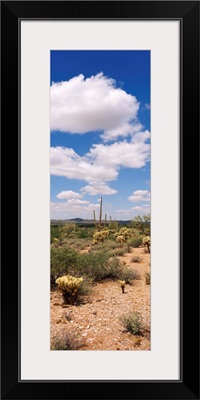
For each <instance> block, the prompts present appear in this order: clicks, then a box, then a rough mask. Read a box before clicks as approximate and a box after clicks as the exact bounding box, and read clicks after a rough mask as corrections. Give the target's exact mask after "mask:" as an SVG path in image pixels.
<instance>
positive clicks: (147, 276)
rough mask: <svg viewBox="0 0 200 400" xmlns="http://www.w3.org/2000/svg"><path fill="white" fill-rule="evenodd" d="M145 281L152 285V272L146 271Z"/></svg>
mask: <svg viewBox="0 0 200 400" xmlns="http://www.w3.org/2000/svg"><path fill="white" fill-rule="evenodd" d="M145 283H146V285H150V283H151V275H150V272H146V273H145Z"/></svg>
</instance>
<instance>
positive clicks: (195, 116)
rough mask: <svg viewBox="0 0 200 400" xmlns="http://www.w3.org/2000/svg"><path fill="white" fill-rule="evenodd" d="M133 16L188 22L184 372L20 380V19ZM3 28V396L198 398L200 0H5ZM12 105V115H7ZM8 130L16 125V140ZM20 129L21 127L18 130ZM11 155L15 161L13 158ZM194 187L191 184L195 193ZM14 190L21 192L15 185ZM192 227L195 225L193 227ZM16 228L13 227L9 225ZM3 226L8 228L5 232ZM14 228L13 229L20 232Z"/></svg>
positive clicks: (184, 37)
mask: <svg viewBox="0 0 200 400" xmlns="http://www.w3.org/2000/svg"><path fill="white" fill-rule="evenodd" d="M132 18H134V19H179V20H180V21H181V26H182V33H181V46H180V50H181V74H180V76H181V82H180V83H181V85H180V86H181V93H180V99H181V178H180V194H181V196H180V197H181V204H180V220H181V227H180V239H181V342H180V344H181V360H180V363H181V379H180V381H100V380H99V381H73V382H72V381H37V382H35V381H21V382H20V380H19V359H18V332H19V326H18V305H19V304H18V301H20V300H19V298H20V293H19V290H20V285H18V284H17V283H18V282H19V281H20V279H19V277H20V275H19V271H18V269H17V254H18V264H19V267H20V125H19V124H20V116H19V114H18V110H19V109H18V105H19V104H20V88H19V87H18V78H19V64H18V60H19V58H18V56H19V54H18V39H19V37H18V33H19V30H18V29H19V20H20V19H93V20H98V19H124V20H126V19H127V20H128V19H132ZM1 32H2V51H1V55H2V63H1V69H2V74H1V83H2V89H1V92H2V107H1V113H2V114H1V122H2V133H1V143H2V146H1V148H2V208H1V209H2V220H4V227H5V231H4V230H2V260H3V261H2V268H1V277H2V291H1V293H2V314H1V315H2V336H1V340H2V342H1V343H2V356H1V367H2V371H1V386H2V392H1V393H2V394H1V396H2V399H199V394H200V392H199V268H198V265H199V263H198V256H197V254H198V240H197V238H198V223H197V220H198V210H199V198H198V190H197V186H198V183H199V179H198V170H199V169H198V159H199V1H96V2H94V1H40V2H39V1H2V2H1ZM11 110H12V111H11ZM10 112H11V117H9V115H10ZM8 131H9V132H12V145H11V143H10V136H9V135H8V133H9V132H8ZM17 132H19V135H18V134H17ZM17 149H18V152H17ZM17 159H18V169H17ZM9 160H10V164H11V173H12V179H11V178H10V174H9V173H8V170H9V171H10V168H9V169H7V166H8V162H9ZM13 160H16V161H15V162H14V161H13ZM13 167H14V168H13ZM4 178H5V179H4ZM17 181H18V187H19V189H18V198H17V196H16V195H15V201H14V205H13V193H12V188H13V182H15V186H16V182H17ZM3 184H4V186H3ZM191 188H192V189H191ZM191 190H192V191H193V192H192V194H191ZM15 193H17V192H16V190H15ZM191 197H192V200H191ZM17 204H18V206H17ZM9 205H10V206H11V207H12V208H10V206H9ZM17 215H18V216H19V217H18V220H16V223H14V222H13V221H14V220H15V218H14V216H17ZM188 227H190V232H189V233H188ZM11 231H12V232H14V233H11ZM195 231H197V233H195ZM5 232H7V233H6V234H5ZM12 235H14V238H13V237H12ZM17 237H18V241H17ZM3 256H4V257H3ZM12 256H13V260H12ZM172 329H173V327H172ZM30 346H31V340H30ZM38 362H39V360H38ZM130 367H131V366H130Z"/></svg>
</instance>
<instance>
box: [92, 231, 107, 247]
mask: <svg viewBox="0 0 200 400" xmlns="http://www.w3.org/2000/svg"><path fill="white" fill-rule="evenodd" d="M108 234H109V231H108V230H102V231H100V232H95V233H94V235H93V244H96V243H98V242H103V241H104V239H106V238H107V237H108Z"/></svg>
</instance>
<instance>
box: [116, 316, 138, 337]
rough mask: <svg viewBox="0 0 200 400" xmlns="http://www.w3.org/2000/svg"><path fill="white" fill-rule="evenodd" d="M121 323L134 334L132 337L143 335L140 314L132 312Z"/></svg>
mask: <svg viewBox="0 0 200 400" xmlns="http://www.w3.org/2000/svg"><path fill="white" fill-rule="evenodd" d="M120 321H121V322H122V323H123V326H124V328H125V329H126V330H127V331H128V332H130V333H132V335H141V334H142V331H141V329H142V323H141V317H140V315H139V314H138V313H136V312H132V313H130V314H128V315H124V316H122V317H121V318H120Z"/></svg>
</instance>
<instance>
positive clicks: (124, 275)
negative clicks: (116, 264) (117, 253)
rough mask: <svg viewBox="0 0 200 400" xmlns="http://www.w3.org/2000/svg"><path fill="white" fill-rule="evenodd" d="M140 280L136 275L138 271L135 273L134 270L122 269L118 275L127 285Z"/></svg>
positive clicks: (138, 275)
mask: <svg viewBox="0 0 200 400" xmlns="http://www.w3.org/2000/svg"><path fill="white" fill-rule="evenodd" d="M140 278H141V277H140V274H139V273H138V271H135V270H134V269H131V268H127V267H125V268H123V269H122V270H121V271H120V274H119V279H121V280H123V281H125V282H126V283H129V284H131V283H132V282H133V281H134V280H138V279H140Z"/></svg>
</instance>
